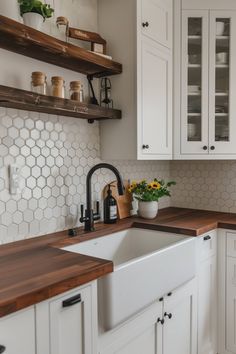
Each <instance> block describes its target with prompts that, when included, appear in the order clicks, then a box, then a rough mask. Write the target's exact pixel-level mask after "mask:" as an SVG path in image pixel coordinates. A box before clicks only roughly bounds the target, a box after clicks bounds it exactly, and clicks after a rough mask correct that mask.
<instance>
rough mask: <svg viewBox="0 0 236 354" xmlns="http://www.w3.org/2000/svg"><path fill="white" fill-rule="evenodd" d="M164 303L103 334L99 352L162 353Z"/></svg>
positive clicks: (105, 353) (111, 353)
mask: <svg viewBox="0 0 236 354" xmlns="http://www.w3.org/2000/svg"><path fill="white" fill-rule="evenodd" d="M158 318H162V303H160V302H157V303H155V304H153V305H152V306H150V307H149V308H147V309H146V310H145V311H143V312H141V313H140V314H139V315H137V316H135V317H133V319H131V320H129V321H127V322H125V323H124V324H123V325H121V326H119V327H118V328H115V329H114V330H112V331H110V332H107V333H105V334H103V335H101V337H100V339H99V341H100V345H99V346H100V350H99V354H144V353H145V354H162V325H161V324H160V323H159V322H157V320H158Z"/></svg>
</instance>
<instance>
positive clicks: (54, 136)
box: [0, 108, 169, 243]
mask: <svg viewBox="0 0 236 354" xmlns="http://www.w3.org/2000/svg"><path fill="white" fill-rule="evenodd" d="M99 151H100V146H99V125H98V123H95V124H93V125H89V124H88V123H87V121H82V120H77V119H74V118H68V117H57V116H52V115H50V116H48V115H46V114H39V113H29V112H24V111H17V110H14V109H5V108H0V243H1V242H2V243H6V242H12V241H15V240H19V239H23V238H27V237H33V236H37V235H42V234H46V233H50V232H54V231H58V230H63V229H65V228H69V227H72V226H75V225H78V210H79V205H80V204H81V203H84V202H85V180H86V174H87V172H88V171H89V169H90V168H91V167H92V166H93V165H94V164H96V163H98V162H100V158H99ZM109 162H110V163H113V164H114V165H115V166H116V167H117V168H118V169H119V170H120V172H121V174H122V176H123V178H125V179H128V178H131V179H142V178H154V177H156V176H158V177H161V178H169V163H168V162H137V161H122V162H121V161H119V162H118V161H109ZM14 163H16V164H17V165H18V166H19V167H20V168H21V176H22V181H21V183H22V193H21V194H20V195H16V196H15V195H10V194H9V177H8V166H9V165H11V164H14ZM113 179H114V176H113V175H111V174H110V173H109V172H108V171H106V170H101V172H100V173H97V174H96V175H95V176H94V178H93V186H94V193H93V197H94V199H101V191H102V189H103V187H104V185H105V184H106V183H108V182H110V181H112V180H113ZM168 204H169V200H168V199H166V200H163V201H162V202H161V205H162V206H167V205H168Z"/></svg>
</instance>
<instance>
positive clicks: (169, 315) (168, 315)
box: [164, 312, 173, 320]
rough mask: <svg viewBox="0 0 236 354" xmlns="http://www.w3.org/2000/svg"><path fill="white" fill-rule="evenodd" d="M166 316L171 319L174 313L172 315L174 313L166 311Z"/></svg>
mask: <svg viewBox="0 0 236 354" xmlns="http://www.w3.org/2000/svg"><path fill="white" fill-rule="evenodd" d="M164 317H168V318H169V319H170V320H171V318H172V317H173V315H172V313H167V312H165V313H164Z"/></svg>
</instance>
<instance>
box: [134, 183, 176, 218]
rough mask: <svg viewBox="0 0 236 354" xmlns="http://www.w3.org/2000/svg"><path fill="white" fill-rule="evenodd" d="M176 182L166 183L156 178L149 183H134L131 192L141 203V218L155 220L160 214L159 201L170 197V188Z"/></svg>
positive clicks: (139, 211)
mask: <svg viewBox="0 0 236 354" xmlns="http://www.w3.org/2000/svg"><path fill="white" fill-rule="evenodd" d="M175 184H176V182H174V181H170V182H165V181H164V180H158V179H157V178H155V179H154V180H153V181H152V182H150V183H148V182H147V181H146V180H142V181H141V182H136V181H134V182H132V184H131V185H130V187H129V192H130V193H132V194H133V197H134V198H135V199H137V200H138V203H139V210H138V213H139V216H141V217H143V218H145V219H153V218H155V217H156V215H157V212H158V201H159V199H160V198H162V197H165V196H167V197H170V196H171V194H170V187H171V186H173V185H175Z"/></svg>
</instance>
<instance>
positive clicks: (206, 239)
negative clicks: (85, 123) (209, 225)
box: [203, 235, 211, 241]
mask: <svg viewBox="0 0 236 354" xmlns="http://www.w3.org/2000/svg"><path fill="white" fill-rule="evenodd" d="M203 240H204V241H210V240H211V236H210V235H207V236H205V237H204V238H203Z"/></svg>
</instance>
